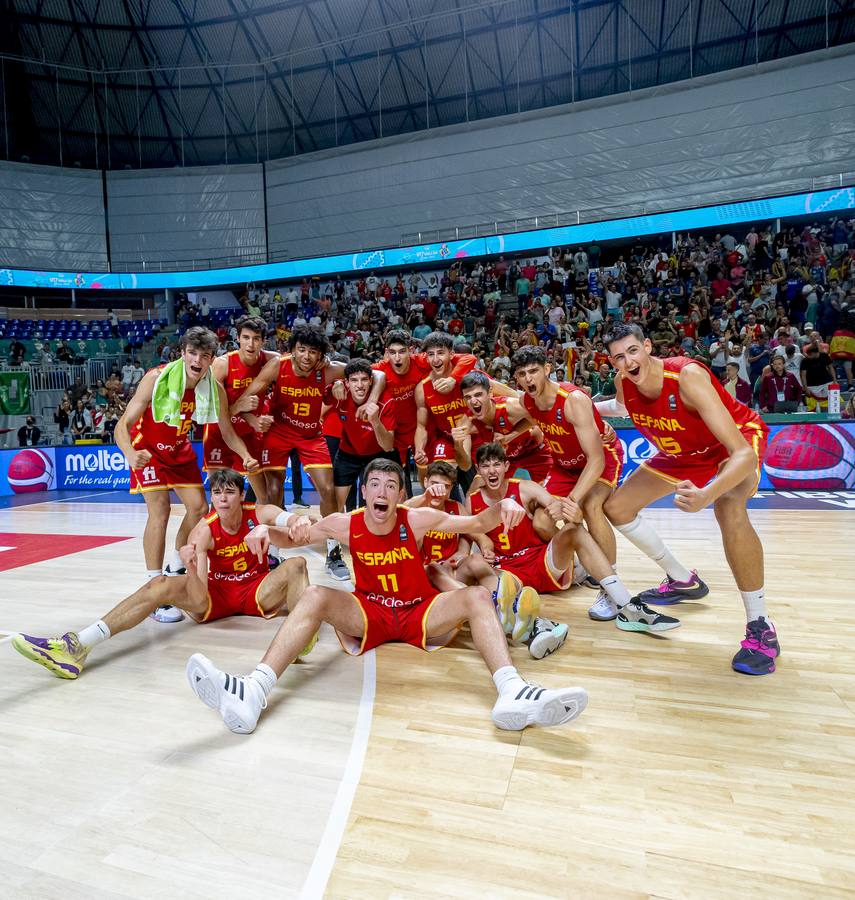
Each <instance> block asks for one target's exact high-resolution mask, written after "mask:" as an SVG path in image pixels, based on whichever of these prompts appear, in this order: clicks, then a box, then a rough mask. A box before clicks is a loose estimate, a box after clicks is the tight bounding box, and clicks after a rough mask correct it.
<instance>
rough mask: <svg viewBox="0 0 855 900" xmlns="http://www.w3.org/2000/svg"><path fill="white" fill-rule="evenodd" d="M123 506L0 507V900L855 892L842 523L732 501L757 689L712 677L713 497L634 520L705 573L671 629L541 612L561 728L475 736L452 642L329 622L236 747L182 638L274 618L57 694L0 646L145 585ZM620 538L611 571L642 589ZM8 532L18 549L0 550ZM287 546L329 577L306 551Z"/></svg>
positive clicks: (45, 678)
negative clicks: (687, 511) (766, 628)
mask: <svg viewBox="0 0 855 900" xmlns="http://www.w3.org/2000/svg"><path fill="white" fill-rule="evenodd" d="M113 500H115V501H116V502H112V501H113ZM96 501H97V502H96ZM124 501H125V498H124V496H123V495H120V494H114V495H98V496H94V497H93V496H89V497H86V496H82V497H80V498H77V497H73V498H69V499H63V500H60V501H53V502H48V503H36V504H31V505H24V506H17V507H14V508H6V509H0V533H2V539H0V546H2V547H3V548H4V549H3V550H2V551H0V570H2V582H0V666H2V668H0V671H2V687H0V722H2V728H0V744H2V760H3V764H2V766H0V787H2V796H3V803H2V807H0V809H2V811H1V812H0V861H1V862H2V872H3V879H2V881H0V896H4V897H6V896H7V897H15V898H23V897H32V898H41V897H45V896H53V895H56V894H57V892H58V890H59V889H60V886H61V893H62V896H63V897H64V898H86V900H91V898H107V897H135V898H136V897H140V898H142V897H145V898H148V897H155V896H158V897H169V898H174V897H190V898H211V897H228V898H238V897H247V898H249V897H253V898H258V897H300V896H303V897H319V896H323V895H325V896H328V897H335V898H359V897H365V898H387V897H389V898H391V897H395V898H402V897H412V898H416V897H418V898H422V897H436V898H440V897H442V898H446V897H461V898H464V897H467V898H468V897H474V896H482V897H483V896H487V897H531V898H542V897H556V898H558V897H560V898H566V897H585V898H587V897H597V898H598V897H628V898H629V897H662V898H683V897H697V898H705V900H706V898H732V897H742V896H745V895H746V894H753V893H761V892H762V893H763V894H764V895H769V894H773V895H775V896H777V897H780V898H785V897H798V898H805V897H809V898H816V897H840V898H843V897H851V896H852V895H853V892H855V828H853V827H852V823H853V822H855V787H853V781H852V773H851V763H852V760H853V759H855V654H853V652H852V646H853V643H855V614H853V612H852V602H853V588H852V585H853V568H855V567H853V563H852V559H853V553H852V549H851V545H852V540H851V535H852V526H853V514H852V512H851V511H849V510H845V509H837V508H834V507H832V506H828V507H827V508H825V509H804V508H784V509H773V508H767V509H760V510H755V511H753V512H752V518H753V520H754V522H755V523H756V526H757V528H758V530H759V532H760V534H761V537H762V539H763V541H764V545H765V548H766V560H767V586H768V595H769V598H770V609H771V611H772V614H773V618H774V620H775V622H776V625H777V627H778V631H779V634H780V639H781V645H782V657H781V660H780V664H779V668H778V671H777V672H776V673H775V674H774V675H773V676H771V677H767V678H757V679H752V678H749V677H746V676H741V675H737V674H736V673H734V672H732V671H731V669H730V665H729V662H730V658H731V656H732V655H733V653H734V652H735V649H736V646H737V643H738V640H739V638H740V637H741V632H742V628H743V622H744V619H743V612H742V608H741V603H740V601H739V598H738V594H737V593H736V591H735V589H734V586H733V583H732V580H731V577H730V575H729V573H728V571H727V568H726V565H725V562H724V557H723V554H722V551H721V546H720V542H719V538H718V534H717V529H716V525H715V522H714V519H713V516H712V513H711V512H709V511H704V512H702V513H699V514H697V515H694V516H688V515H684V514H680V513H677V512H676V511H675V510H673V509H670V508H667V507H661V508H657V509H654V510H651V511H650V512H649V514H648V515H649V518H650V520H651V521H652V522H653V523H654V524H655V525H656V526H657V527H658V528H659V529H660V530H661V532H662V534H663V536H664V537H665V539H666V541H668V542H669V544H670V545H671V546H672V547H673V549H674V550H675V551H676V552H677V554H678V555H679V556H680V557H681V558H684V559H686V560H687V561H690V562H691V563H692V564H693V565H697V566H698V567H699V569H700V570H701V573H702V575H703V577H704V579H705V580H706V581H707V582H708V583H709V585H710V587H711V593H710V595H709V597H707V598H705V600H704V601H702V602H699V603H692V604H683V605H681V606H680V607H677V608H676V609H675V610H674V611H673V612H674V614H676V615H678V616H680V617H681V618H682V620H683V627H682V628H680V629H677V630H676V631H673V632H669V633H668V634H667V635H666V636H661V637H655V636H650V635H643V634H628V633H624V632H620V631H618V630H617V629H616V628H615V627H614V625H613V624H612V623H605V624H597V623H594V622H592V621H590V620H589V619H588V618H587V615H586V610H587V607H588V606H589V605H590V604H591V603H592V602H593V600H594V596H595V595H594V593H593V592H592V591H589V590H586V589H585V588H581V587H577V588H574V589H573V590H572V591H571V592H570V593H568V594H567V595H566V596H564V597H559V598H548V600H547V602H546V612H547V614H548V615H550V616H552V617H553V618H557V619H561V620H562V621H567V622H569V623H570V637H569V639H568V641H567V643H566V644H565V646H564V647H563V648H562V649H561V650H560V651H559V652H558V653H557V654H555V655H554V656H552V657H548V658H547V659H545V660H542V661H540V662H538V661H535V660H531V659H530V658H529V657H528V653H527V651H526V650H525V648H520V649H516V650H514V651H513V655H514V659H515V662H516V663H517V665H518V666H519V668H520V669H521V671H522V672H523V673H524V674H525V675H527V676H528V677H529V678H531V679H532V680H534V681H537V682H539V683H541V684H543V685H546V686H558V685H562V684H568V683H572V684H581V685H583V686H585V687H586V688H587V690H588V691H589V694H590V704H589V706H588V709H587V711H586V712H585V713H584V715H583V716H582V717H581V718H580V719H579V720H578V721H577V722H575V723H574V724H572V725H570V726H567V727H564V728H561V729H556V730H551V731H538V730H535V729H528V730H527V731H525V732H522V733H519V734H518V733H504V732H500V731H498V730H496V729H495V728H494V726H493V724H492V722H491V719H490V708H491V706H492V704H493V701H494V699H495V692H494V689H493V685H492V682H491V680H490V678H489V676H488V673H487V671H486V669H485V668H484V667H483V665H482V663H481V661H480V659H479V658H478V657H477V655H476V654H475V652H474V650H473V649H472V647H471V643H470V640H469V638H468V634H467V633H465V632H464V634H463V635H462V636H461V638H458V640H457V641H456V642H455V643H454V645H453V646H452V647H451V648H450V649H448V650H444V651H442V652H440V653H436V654H431V655H427V654H424V653H420V652H419V651H417V650H415V649H413V648H410V647H406V646H401V645H394V646H386V647H382V648H380V649H379V650H378V651H377V652H376V655H375V654H369V655H368V656H366V657H365V658H364V659H360V660H354V659H349V658H347V657H345V656H344V654H343V653H341V651H340V650H339V648H338V643H337V641H336V640H335V638H334V636H333V634H332V632H331V631H329V630H325V631H324V632H323V634H322V639H321V641H320V643H319V646H318V647H317V648H316V650H315V651H314V652H313V653H312V654H311V655H310V656H309V657H308V658H307V660H306V662H305V663H302V664H299V665H295V666H294V667H293V668H292V669H291V670H289V672H288V673H287V674H286V676H285V678H284V679H283V680H282V681H281V682H280V684H279V685H278V686H277V688H276V689H275V691H274V693H273V695H272V697H271V702H270V708H269V709H268V710H267V711H266V712H265V713H264V714H263V716H262V719H261V721H260V724H259V727H258V730H257V731H256V733H255V734H254V735H252V736H249V737H240V736H237V735H233V734H231V733H230V732H229V731H227V730H226V728H225V726H223V724H222V723H221V721H220V719H219V717H218V716H217V715H216V714H215V713H212V712H211V711H210V710H208V709H206V708H205V707H204V706H202V704H201V703H199V701H198V700H197V699H196V698H195V697H194V696H193V694H192V693H191V691H190V689H189V688H188V686H187V684H186V682H185V680H184V665H185V662H186V660H187V657H188V656H189V655H190V654H191V653H192V652H194V651H201V652H204V653H205V654H207V655H208V656H210V657H211V658H212V659H213V660H214V661H215V663H217V664H218V665H219V666H221V667H222V668H225V669H228V670H231V671H236V672H245V671H248V670H249V669H250V668H251V667H252V666H253V665H254V663H255V662H256V661H257V660H258V659H259V658H260V656H261V654H262V652H263V650H264V648H265V647H266V646H267V643H268V641H269V640H270V638H271V636H272V634H273V632H274V631H275V629H276V627H277V625H276V623H275V622H264V621H259V620H250V619H231V620H226V621H223V622H218V623H215V624H211V625H205V626H195V625H192V624H190V623H188V622H184V623H181V624H179V625H173V626H169V625H159V624H157V623H155V622H153V621H146V622H145V623H143V624H142V625H141V626H140V627H138V628H137V629H135V630H134V631H132V632H130V633H127V634H124V635H120V636H118V637H117V638H115V639H113V640H111V641H109V642H108V643H107V644H106V645H102V646H100V647H98V648H97V649H96V650H95V651H94V652H93V654H92V656H91V657H90V661H89V664H88V665H87V669H86V671H85V672H84V674H83V676H82V677H81V678H80V679H79V680H78V681H75V682H63V681H60V680H58V679H55V678H53V677H51V676H50V675H49V674H48V673H47V672H46V671H44V670H43V669H41V668H40V667H37V666H35V665H33V664H32V663H30V662H28V661H27V660H25V659H23V658H22V657H20V656H18V655H17V654H16V653H15V652H14V651H13V650H12V649H11V647H9V646H8V645H7V643H8V636H9V635H11V634H13V633H14V632H16V631H19V630H21V631H26V632H28V633H31V634H39V635H58V634H61V633H62V632H63V631H66V630H69V629H77V628H80V627H82V626H84V625H87V624H89V623H91V622H92V621H94V620H95V619H97V618H99V617H100V616H101V615H102V614H103V613H104V612H106V611H107V610H108V609H109V608H110V607H111V606H113V605H114V604H115V602H116V601H118V600H119V599H120V598H121V597H122V596H124V595H125V594H127V593H130V592H131V591H132V590H133V589H134V588H135V587H137V586H138V585H139V583H140V580H141V576H142V574H143V563H142V541H141V534H142V530H143V525H144V521H145V511H144V507H143V506H142V505H138V504H131V503H127V502H124ZM180 514H181V507H175V508H174V510H173V521H172V528H173V531H174V529H175V528H176V527H177V524H178V520H179V517H180ZM43 535H44V536H47V537H44V538H41V537H38V536H43ZM57 535H60V536H63V537H64V538H65V539H66V544H61V542H59V541H58V540H57V539H56V538H55V537H50V536H57ZM69 536H82V537H84V538H87V539H89V540H88V541H84V542H83V544H82V545H81V544H80V543H79V542H78V544H74V543H73V542H72V544H68V543H67V539H68V538H69ZM93 537H94V538H98V537H103V538H113V539H115V538H127V539H125V540H113V541H112V542H110V543H104V542H99V541H94V542H93V541H92V540H91V539H92V538H93ZM618 540H619V563H620V569H621V574H622V576H623V578H624V580H625V581H626V582H627V583H628V585H629V587H630V589H641V588H644V587H647V586H650V585H651V584H653V583H655V582H656V581H658V580H659V578H660V572H659V570H658V569H657V568H656V567H655V566H654V565H653V564H652V563H650V562H648V561H647V560H643V559H642V558H640V556H639V554H638V553H637V551H635V549H634V548H632V547H631V546H629V545H628V544H627V543H626V542H625V541H623V539H622V538H620V536H619V538H618ZM93 543H94V546H93ZM19 544H20V545H21V546H23V545H24V544H26V546H27V547H28V548H30V549H29V550H28V552H30V553H34V554H35V556H34V557H31V556H28V557H26V559H27V560H29V561H27V562H25V564H23V565H17V567H14V568H13V567H11V566H15V565H16V557H18V556H19V555H20V553H21V552H23V551H22V550H19V549H18V548H19ZM74 546H84V549H77V550H76V551H75V550H74V549H73V547H74ZM33 547H36V548H37V549H36V550H33V549H32V548H33ZM69 547H71V549H69ZM38 548H41V549H38ZM32 560H38V561H32ZM308 562H309V567H310V571H311V573H312V577H313V578H315V579H317V580H319V581H324V582H325V583H327V582H326V581H325V578H324V576H323V574H322V568H323V560H322V558H321V557H320V556H319V555H318V554H314V553H309V555H308ZM375 669H376V677H375Z"/></svg>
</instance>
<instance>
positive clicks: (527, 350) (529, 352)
mask: <svg viewBox="0 0 855 900" xmlns="http://www.w3.org/2000/svg"><path fill="white" fill-rule="evenodd" d="M547 362H548V360H547V358H546V351H545V350H544V349H543V347H523V348H522V349H520V350H517V352H516V353H515V354H514V356H513V359H512V360H511V371H512V372H516V371H517V369H522V368H524V367H525V366H532V365H534V366H545V365H546V363H547Z"/></svg>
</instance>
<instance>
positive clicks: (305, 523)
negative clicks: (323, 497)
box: [275, 513, 350, 547]
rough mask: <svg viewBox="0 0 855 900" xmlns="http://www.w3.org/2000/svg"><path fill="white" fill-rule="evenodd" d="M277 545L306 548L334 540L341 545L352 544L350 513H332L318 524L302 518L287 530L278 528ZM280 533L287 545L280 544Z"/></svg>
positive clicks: (304, 517)
mask: <svg viewBox="0 0 855 900" xmlns="http://www.w3.org/2000/svg"><path fill="white" fill-rule="evenodd" d="M276 532H277V539H276V541H275V543H276V544H277V546H279V547H306V546H308V545H309V544H318V543H320V542H321V541H324V540H326V539H327V538H332V539H333V540H336V541H338V542H339V543H340V544H349V543H350V513H331V514H330V515H328V516H324V518H323V519H321V520H320V521H318V522H311V521H310V520H309V519H308V517H306V516H301V517H300V519H299V521H297V522H295V523H293V524H290V525H289V526H288V527H287V528H277V529H276ZM279 532H282V535H281V536H282V538H283V540H287V543H281V544H280V543H279Z"/></svg>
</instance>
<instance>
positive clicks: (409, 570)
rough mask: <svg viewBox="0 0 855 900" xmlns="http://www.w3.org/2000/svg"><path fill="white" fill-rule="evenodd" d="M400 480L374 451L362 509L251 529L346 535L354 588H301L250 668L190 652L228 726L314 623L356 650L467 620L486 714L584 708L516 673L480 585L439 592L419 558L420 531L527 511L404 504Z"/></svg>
mask: <svg viewBox="0 0 855 900" xmlns="http://www.w3.org/2000/svg"><path fill="white" fill-rule="evenodd" d="M403 487H404V473H403V470H402V469H401V467H400V466H399V465H398V464H397V463H394V462H392V461H391V460H386V459H376V460H374V461H373V462H370V463H369V464H368V465H367V466H366V467H365V472H364V475H363V483H362V496H363V498H364V500H365V507H364V508H363V509H359V510H356V511H355V512H353V513H348V514H345V513H335V514H333V515H330V516H326V517H325V518H324V519H322V520H321V521H320V522H317V523H315V524H314V525H311V526H309V525H307V524H301V525H297V526H293V527H291V528H289V529H280V528H271V529H264V530H262V529H256V532H255V534H253V535H252V536H251V537H250V539H249V540H250V541H252V544H253V546H254V547H257V549H258V552H259V553H262V554H263V553H265V552H266V547H265V544H266V541H267V539H268V537H269V536H272V537H274V538H275V539H276V541H277V543H278V542H280V540H283V539H284V538H285V537H286V536H287V537H288V538H290V539H291V541H292V542H293V544H294V545H306V544H314V543H317V542H319V541H323V540H325V539H328V538H330V537H332V538H335V539H337V540H339V541H341V542H343V543H349V545H350V552H351V556H352V559H353V570H354V576H355V578H354V580H355V583H356V587H355V589H354V591H353V593H347V592H345V591H341V590H335V589H333V588H328V587H320V586H317V585H313V586H312V587H310V588H308V589H307V590H306V591H305V593H304V594H303V596H302V597H301V598H300V600H299V602H298V604H297V606H296V608H295V609H294V610H293V611H292V613H291V615H290V616H289V617H288V618H287V619H286V621H285V623H284V625H283V626H282V627H281V628H280V629H279V631H278V632H277V634H276V637H275V638H274V639H273V642H272V643H271V645H270V647H268V649H267V652H266V653H265V655H264V658H263V659H262V661H261V663H260V664H259V665H258V666H257V667H256V668H255V670H254V671H253V672H252V673H250V674H249V675H248V676H245V677H242V676H235V675H229V674H226V673H225V672H221V671H220V670H219V669H217V668H216V667H215V666H214V665H213V663H212V662H211V661H210V660H209V659H207V658H206V657H204V656H202V655H201V654H198V653H197V654H194V655H193V656H191V657H190V660H189V662H188V664H187V679H188V681H189V683H190V687H191V688H192V689H193V691H194V692H195V693H196V695H197V696H198V697H199V699H200V700H202V702H203V703H205V704H206V705H207V706H209V707H211V708H213V709H217V710H218V711H219V713H220V715H221V716H222V718H223V721H224V722H225V724H226V725H227V726H228V727H229V728H230V729H231V730H232V731H235V732H239V733H242V734H248V733H250V732H251V731H253V730H254V729H255V726H256V723H257V721H258V717H259V715H260V714H261V710H262V709H263V708H264V707H265V706H266V705H267V696H268V694H269V693H270V691H271V690H272V689H273V686H274V685H275V684H276V681H277V679H278V678H280V677H281V675H282V673H283V672H284V671H285V669H286V668H287V667H288V666H289V665H290V664H291V663H292V662H293V661H294V660H295V659H296V657H297V655H298V653H299V651H300V648H301V647H303V646H304V645H305V644H306V642H307V641H308V640H309V639H310V638H311V637H312V635H313V634H315V632H316V631H317V630H318V628H319V626H320V625H321V623H322V622H328V623H329V624H331V625H332V626H333V627H334V628H335V630H336V632H337V634H338V638H339V640H340V642H341V645H342V647H343V648H344V649H345V651H346V652H348V653H350V654H351V655H354V656H356V655H359V654H361V653H364V652H366V651H367V650H370V649H371V648H373V647H377V646H379V645H380V644H384V643H386V642H389V641H403V642H405V643H408V644H412V645H413V646H416V647H421V648H422V649H424V650H435V649H438V648H439V647H443V646H445V645H446V644H448V642H449V641H451V639H452V638H453V637H454V636H455V634H457V631H458V629H459V628H460V626H461V624H462V623H463V622H465V621H468V622H469V626H470V628H471V630H472V640H473V642H474V644H475V647H476V649H477V650H478V652H479V653H480V654H481V656H482V658H483V659H484V662H485V663H486V664H487V667H488V668H489V670H490V672H491V674H492V676H493V681H494V683H495V685H496V689H497V690H498V693H499V698H498V700H497V701H496V703H495V705H494V706H493V722H494V723H495V724H496V725H497V726H498V727H499V728H504V729H508V730H513V731H519V730H522V729H523V728H525V727H526V726H528V725H544V726H550V725H562V724H564V723H565V722H569V721H570V720H571V719H574V718H576V716H578V715H579V713H581V712H582V710H583V709H584V708H585V706H586V705H587V700H588V695H587V693H586V692H585V690H584V689H583V688H580V687H570V688H558V689H547V688H540V687H535V686H533V685H530V684H529V683H528V682H526V681H525V680H523V678H522V677H521V676H520V674H519V673H518V672H517V670H516V668H514V666H513V665H512V664H511V658H510V655H509V653H508V646H507V642H506V641H505V636H504V634H503V633H502V628H501V626H500V625H499V623H498V621H497V620H496V615H495V612H494V611H493V604H492V603H491V602H490V592H489V591H488V590H487V589H486V588H484V587H480V586H475V587H456V588H454V589H453V590H450V591H443V592H439V591H437V590H436V588H434V587H433V585H431V583H430V582H429V581H428V578H427V575H426V574H425V570H424V566H423V565H422V557H421V546H420V545H421V543H422V540H423V539H424V536H425V533H426V532H428V531H443V532H454V533H456V534H463V533H468V534H475V533H479V532H484V531H486V530H489V529H491V528H495V527H496V526H497V525H500V524H501V525H502V526H503V527H504V528H508V529H510V528H511V527H513V525H515V524H516V523H517V522H519V520H520V519H521V518H522V517H523V516H524V515H525V511H524V510H523V509H522V507H520V506H519V505H518V504H517V503H515V502H513V501H512V500H507V501H503V502H501V503H497V504H495V505H494V506H491V507H490V508H489V509H486V510H484V512H482V513H481V514H480V515H477V516H455V515H449V514H448V513H445V512H442V511H441V510H437V509H429V508H423V509H407V508H406V507H405V506H401V505H400V503H401V501H402V500H403V498H404V490H403ZM235 685H236V686H237V687H236V688H234V686H235ZM233 688H234V689H233Z"/></svg>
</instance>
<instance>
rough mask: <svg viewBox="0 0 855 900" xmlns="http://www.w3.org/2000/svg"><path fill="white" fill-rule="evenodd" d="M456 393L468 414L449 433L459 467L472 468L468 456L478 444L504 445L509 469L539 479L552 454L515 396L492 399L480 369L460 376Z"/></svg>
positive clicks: (549, 463) (544, 473)
mask: <svg viewBox="0 0 855 900" xmlns="http://www.w3.org/2000/svg"><path fill="white" fill-rule="evenodd" d="M460 393H461V394H462V396H463V399H464V400H465V401H466V405H467V407H468V410H467V412H468V415H466V416H464V417H463V418H461V419H460V422H459V424H458V425H456V426H455V427H454V428H453V429H452V431H451V436H452V438H453V440H454V446H455V450H456V452H457V459H458V461H459V463H460V466H461V468H462V469H464V470H467V469H471V468H472V455H473V453H474V452H475V451H476V450H477V449H478V448H479V447H481V446H483V445H484V444H491V443H497V444H499V445H500V446H501V447H504V449H505V453H506V454H507V457H508V460H509V462H510V464H511V467H512V471H513V472H516V470H517V469H525V471H526V472H528V474H529V477H530V478H531V479H533V480H534V481H541V482H542V481H543V480H544V479H545V478H546V476H547V475H548V474H549V470H550V468H551V465H552V456H551V455H550V453H549V450H548V449H547V447H546V444H545V443H544V441H543V435H542V433H541V432H540V429H539V428H538V427H537V425H535V424H534V422H532V421H531V419H529V418H528V415H527V414H526V411H525V408H524V407H523V406H522V404H521V403H520V401H519V400H518V399H517V398H516V397H496V398H495V399H494V398H493V397H492V396H491V394H490V379H489V378H488V377H487V376H486V375H485V374H484V373H483V372H470V373H469V374H468V375H466V376H464V378H463V379H462V380H461V382H460ZM538 435H539V436H540V439H539V440H538ZM509 471H511V470H509Z"/></svg>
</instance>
